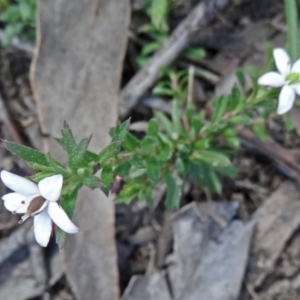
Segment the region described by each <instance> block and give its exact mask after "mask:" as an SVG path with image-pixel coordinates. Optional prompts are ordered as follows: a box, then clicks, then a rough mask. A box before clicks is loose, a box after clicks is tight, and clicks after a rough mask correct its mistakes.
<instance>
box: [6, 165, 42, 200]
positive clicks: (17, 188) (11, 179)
mask: <svg viewBox="0 0 300 300" xmlns="http://www.w3.org/2000/svg"><path fill="white" fill-rule="evenodd" d="M1 179H2V181H3V183H4V184H5V185H6V186H7V187H8V188H9V189H11V190H13V191H14V192H17V193H19V194H21V195H24V196H32V195H36V194H39V190H38V187H37V185H36V184H35V183H33V182H32V181H30V180H28V179H26V178H23V177H21V176H18V175H15V174H13V173H10V172H7V171H5V170H4V171H2V172H1Z"/></svg>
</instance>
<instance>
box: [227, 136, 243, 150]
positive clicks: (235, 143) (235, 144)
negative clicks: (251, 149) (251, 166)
mask: <svg viewBox="0 0 300 300" xmlns="http://www.w3.org/2000/svg"><path fill="white" fill-rule="evenodd" d="M224 138H225V140H226V142H227V143H228V145H229V146H230V147H232V148H233V149H239V148H240V145H241V143H240V140H239V139H238V138H237V137H236V136H226V135H224Z"/></svg>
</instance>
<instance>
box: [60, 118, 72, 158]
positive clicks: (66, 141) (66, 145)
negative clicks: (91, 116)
mask: <svg viewBox="0 0 300 300" xmlns="http://www.w3.org/2000/svg"><path fill="white" fill-rule="evenodd" d="M61 136H62V137H61V138H58V139H56V141H57V142H58V143H59V144H60V145H61V146H62V148H63V149H64V150H65V151H66V152H67V153H68V154H69V155H70V154H71V153H72V151H73V149H74V147H76V143H75V140H74V137H73V133H72V130H71V128H70V127H69V125H68V123H67V122H66V121H64V126H63V129H62V130H61Z"/></svg>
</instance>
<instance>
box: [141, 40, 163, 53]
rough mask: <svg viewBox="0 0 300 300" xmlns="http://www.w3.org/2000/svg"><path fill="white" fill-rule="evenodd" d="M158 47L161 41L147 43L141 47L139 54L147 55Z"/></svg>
mask: <svg viewBox="0 0 300 300" xmlns="http://www.w3.org/2000/svg"><path fill="white" fill-rule="evenodd" d="M160 47H161V43H158V42H152V43H148V44H146V45H145V46H144V47H143V48H142V51H141V54H142V55H145V56H147V55H149V54H151V53H153V52H155V51H156V50H158V49H159V48H160Z"/></svg>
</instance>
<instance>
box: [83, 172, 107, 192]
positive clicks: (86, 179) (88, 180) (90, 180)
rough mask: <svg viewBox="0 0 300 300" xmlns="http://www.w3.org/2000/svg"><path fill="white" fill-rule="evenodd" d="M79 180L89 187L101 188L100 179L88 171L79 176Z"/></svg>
mask: <svg viewBox="0 0 300 300" xmlns="http://www.w3.org/2000/svg"><path fill="white" fill-rule="evenodd" d="M80 180H81V182H82V183H83V184H84V185H86V186H87V187H89V188H90V189H95V188H101V186H102V185H101V182H100V179H99V178H97V177H96V176H94V175H93V174H90V173H88V172H86V173H85V174H84V175H83V176H81V177H80Z"/></svg>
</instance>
